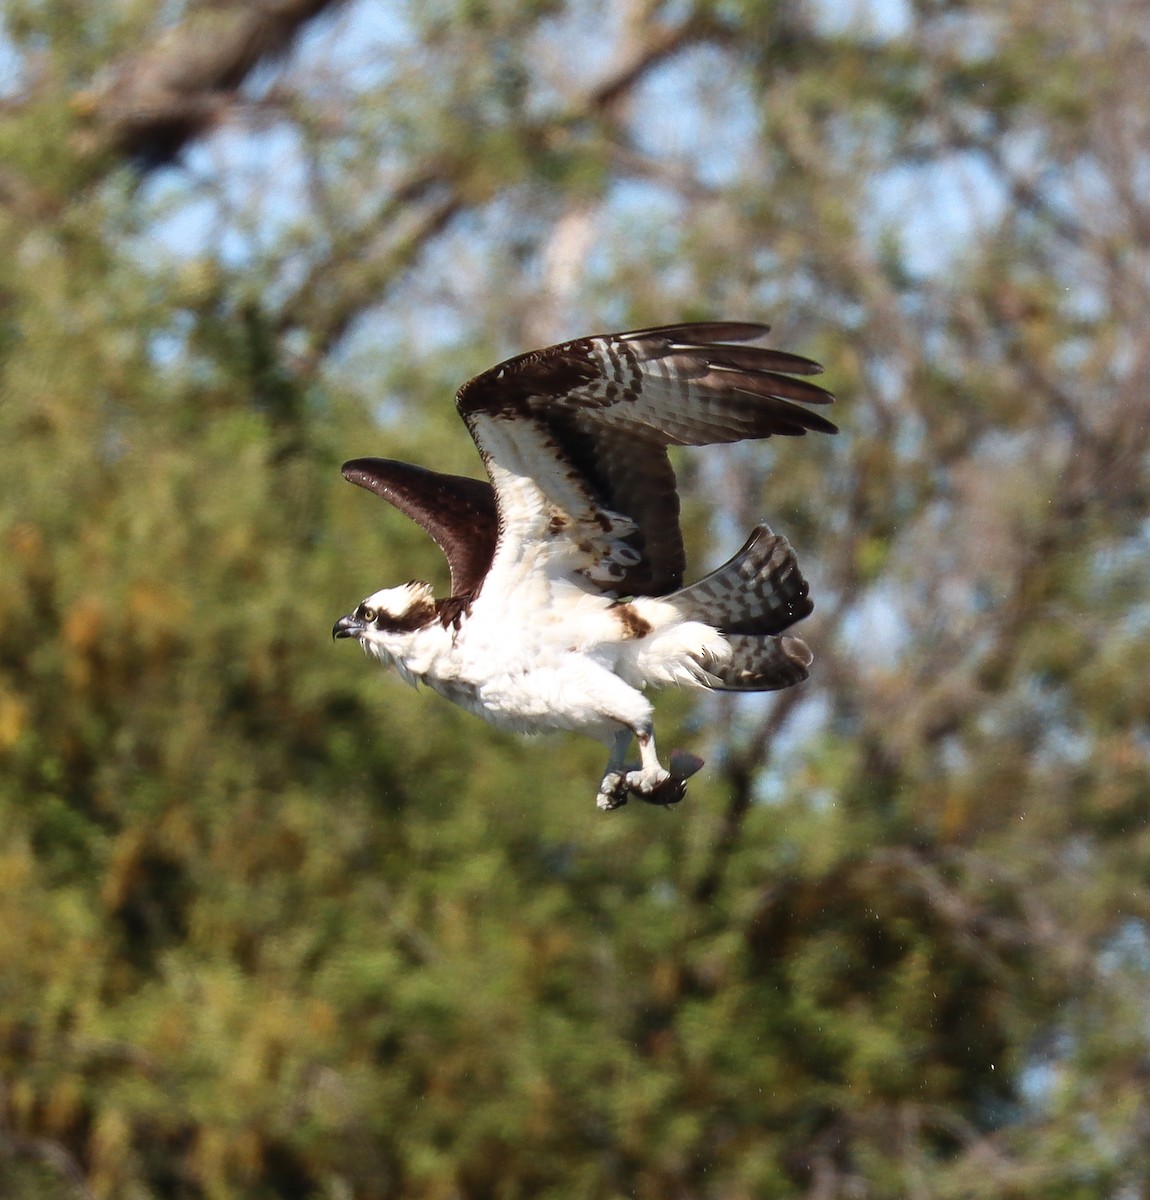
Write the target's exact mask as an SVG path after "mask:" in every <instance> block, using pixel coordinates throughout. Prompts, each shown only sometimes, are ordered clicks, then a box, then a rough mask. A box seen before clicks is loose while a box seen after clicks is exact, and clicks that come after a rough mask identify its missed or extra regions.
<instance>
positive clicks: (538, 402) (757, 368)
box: [332, 321, 836, 809]
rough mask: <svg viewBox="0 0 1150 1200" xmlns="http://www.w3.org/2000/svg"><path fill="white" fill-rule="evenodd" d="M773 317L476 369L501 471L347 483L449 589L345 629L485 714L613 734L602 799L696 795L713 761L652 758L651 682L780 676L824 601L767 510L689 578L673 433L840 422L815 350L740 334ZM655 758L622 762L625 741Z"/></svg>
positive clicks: (791, 670)
mask: <svg viewBox="0 0 1150 1200" xmlns="http://www.w3.org/2000/svg"><path fill="white" fill-rule="evenodd" d="M767 331H768V327H767V326H766V325H759V324H754V323H751V322H745V321H711V322H702V323H694V324H684V325H665V326H660V327H658V328H654V329H638V330H633V331H631V332H628V333H614V334H599V335H595V336H592V337H585V338H579V339H577V340H575V341H571V342H563V343H561V344H559V345H556V346H548V347H547V348H546V349H543V350H533V351H531V352H530V353H528V354H521V355H519V356H518V357H516V358H512V359H508V360H507V361H506V362H504V363H501V364H500V365H499V366H496V367H493V368H491V370H489V371H484V372H483V374H481V375H477V376H476V377H475V378H474V379H472V380H471V381H470V382H468V383H466V384H464V385H463V387H462V388H460V389H459V393H458V395H457V397H456V405H457V407H458V409H459V413H460V415H461V416H462V417H463V419H464V421H465V422H466V424H467V427H468V429H469V430H470V432H471V436H472V438H474V440H475V444H476V446H477V447H478V449H479V453H480V456H481V457H482V459H483V464H484V466H485V467H486V468H487V474H488V477H489V479H490V482H484V481H481V480H478V479H470V478H467V477H464V476H460V475H445V474H442V473H441V472H438V471H431V470H428V469H426V468H424V467H417V466H413V465H411V464H410V463H401V462H394V461H392V460H389V459H383V458H360V459H353V460H352V461H351V462H348V463H345V464H344V467H343V474H344V476H345V477H346V478H347V479H349V480H350V481H351V482H352V483H356V484H358V485H359V486H360V487H365V488H367V489H368V490H370V491H373V492H375V493H376V495H378V496H382V497H383V498H384V499H385V500H387V501H389V502H390V503H391V504H393V505H394V506H395V507H396V508H398V509H399V510H400V511H401V512H403V513H406V514H407V516H409V517H411V518H412V519H413V520H415V521H418V522H419V524H420V525H422V526H423V528H424V529H426V530H427V532H428V533H429V534H430V535H431V537H432V538H434V539H435V541H436V543H437V544H438V545H439V547H440V548H441V549H442V550H443V553H444V555H445V556H446V558H447V562H448V566H449V568H450V571H451V595H450V596H448V597H446V598H436V597H435V595H434V593H433V591H432V588H431V586H430V584H427V583H423V582H418V581H412V582H410V583H405V584H402V585H400V586H399V587H392V588H385V589H383V590H381V591H377V592H375V593H373V594H372V595H370V596H368V597H367V599H366V600H364V601H363V603H362V604H360V605H359V606H358V607H357V608H356V609H355V611H354V612H352V613H349V614H348V615H347V616H345V617H341V618H340V619H339V620H338V621H337V622H336V624H335V627H334V629H333V630H332V635H333V636H334V637H337V638H355V639H358V641H359V642H360V643H361V644H362V646H363V647H364V649H365V650H367V651H368V653H370V654H372V655H373V656H374V657H375V658H377V659H378V660H379V661H380V662H381V663H383V664H384V665H385V666H387V665H394V666H395V667H396V668H397V669H398V670H399V672H400V674H401V675H402V676H403V677H404V678H405V679H407V680H408V681H409V682H411V683H425V684H427V685H428V686H429V687H431V688H434V689H435V691H437V692H439V693H440V694H441V695H443V696H445V697H447V699H449V700H452V701H454V702H455V703H456V704H458V705H460V706H462V707H463V708H465V709H467V710H468V711H469V712H473V713H475V714H476V715H478V716H481V717H483V718H484V719H485V720H487V721H489V722H491V723H492V724H493V725H497V726H499V727H501V728H505V729H515V730H520V731H522V732H527V733H533V732H541V731H543V730H553V729H569V730H574V731H576V732H579V733H586V734H589V735H590V736H592V737H595V738H598V739H599V740H601V741H603V742H605V743H606V744H607V745H608V746H610V747H611V753H610V758H609V759H608V763H607V767H606V770H605V772H604V774H603V778H602V780H601V781H600V784H599V792H598V796H597V803H598V805H599V807H600V808H602V809H612V808H618V807H619V806H620V805H621V804H625V803H626V802H627V799H628V797H630V796H637V797H639V798H640V799H643V800H646V801H649V802H650V803H653V804H673V803H676V802H677V801H678V800H680V799H682V796H683V794H684V791H685V788H686V779H687V777H688V776H689V775H691V774H693V773H694V771H696V770H697V769H698V768H699V767H700V766H701V765H702V762H701V760H700V759H698V758H696V757H695V756H693V755H688V754H680V753H678V752H676V753H675V754H674V755H672V757H671V760H670V768H671V769H670V770H667V769H666V768H664V767H663V765H662V764H661V763H660V761H659V758H658V755H657V753H656V749H655V735H654V730H653V727H652V723H651V714H652V708H651V702H650V701H649V700H648V699H647V697H646V696H645V695H644V694H643V691H644V689H645V688H647V687H648V686H652V685H654V686H658V685H667V684H678V685H681V686H686V687H692V688H700V689H704V690H708V689H709V690H728V691H732V690H733V691H774V690H777V689H779V688H785V687H790V686H791V685H792V684H795V683H798V682H800V681H801V680H803V679H805V678H806V677H807V673H808V669H809V667H810V664H811V660H812V655H811V652H810V650H809V649H808V648H807V646H806V643H805V642H803V641H802V640H801V639H800V638H797V637H794V636H790V635H787V634H786V633H785V632H784V631H785V630H786V629H788V628H789V627H790V626H791V625H793V624H794V623H795V622H796V621H798V620H801V619H802V618H803V617H805V616H807V615H808V614H809V613H810V611H811V608H812V604H811V601H810V598H809V596H808V588H807V583H806V580H804V579H803V577H802V574H801V572H800V571H799V567H798V563H797V562H796V560H795V556H794V552H793V550H792V549H791V546H790V544H789V543H788V542H787V540H786V538H784V537H780V536H779V535H777V534H774V533H772V532H771V530H770V529H769V528H768V527H767V526H766V525H765V524H763V525H759V526H757V527H756V528H755V530H754V531H753V532H752V533H751V535H750V537H749V538H748V540H747V542H746V544H745V545H744V546H743V548H742V549H741V550H740V551H739V552H738V554H736V555H735V557H734V558H732V559H731V560H730V562H728V563H726V564H725V565H724V566H722V567H720V568H719V569H718V570H716V571H713V572H712V573H711V574H710V575H708V576H706V577H705V578H703V579H701V580H699V581H698V582H697V583H693V584H691V585H689V586H687V587H683V573H684V570H685V566H686V563H685V556H684V550H683V536H682V532H681V530H680V527H679V497H678V493H677V492H676V490H675V476H674V472H673V471H672V469H671V463H670V459H669V458H668V456H667V447H668V446H703V445H713V444H716V443H720V442H737V441H742V440H744V439H750V438H766V437H770V436H772V435H773V434H782V435H787V436H793V435H800V434H805V433H806V432H807V431H808V430H818V431H821V432H824V433H834V432H836V430H835V426H834V425H832V424H831V422H830V421H828V420H826V418H825V417H823V416H822V415H821V414H820V413H818V412H815V411H812V410H811V409H809V408H805V407H803V405H805V404H816V405H821V404H827V403H829V402H830V401H831V400H832V399H833V397H832V396H831V394H830V393H829V392H827V391H825V390H824V389H823V388H820V387H818V386H817V385H816V384H813V383H811V382H810V381H809V380H807V379H803V378H796V376H805V375H814V374H817V373H818V372H820V371H821V370H822V368H821V367H820V366H819V365H818V364H817V363H814V362H812V361H811V360H810V359H806V358H801V357H800V356H798V355H795V354H787V353H784V352H782V351H780V350H770V349H766V348H762V347H759V346H754V345H747V344H746V343H749V342H754V341H756V340H758V339H760V338H762V337H763V336H764V335H765V334H766V333H767ZM632 738H635V739H636V740H637V742H638V745H639V753H640V758H641V761H640V763H639V764H638V765H637V766H635V765H631V766H629V765H627V764H626V755H627V749H628V747H629V746H630V744H631V739H632Z"/></svg>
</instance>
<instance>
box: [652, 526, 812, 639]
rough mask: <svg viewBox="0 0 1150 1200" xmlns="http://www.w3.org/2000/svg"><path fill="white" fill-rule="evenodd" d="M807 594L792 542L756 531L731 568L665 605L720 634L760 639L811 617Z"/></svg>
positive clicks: (713, 574)
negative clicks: (672, 606) (744, 635)
mask: <svg viewBox="0 0 1150 1200" xmlns="http://www.w3.org/2000/svg"><path fill="white" fill-rule="evenodd" d="M809 590H810V589H809V587H808V585H807V581H806V580H805V579H804V578H803V574H802V572H801V571H800V570H799V564H798V561H797V560H796V559H795V552H794V551H793V550H792V549H791V544H790V542H788V541H787V539H786V538H785V537H780V536H779V535H778V534H777V533H772V532H771V530H770V528H769V527H768V526H766V525H758V526H756V527H755V529H754V531H753V532H752V534H751V536H750V537H749V538H748V539H747V542H746V545H744V546H743V548H742V549H741V550H740V551H739V552H738V554H736V555H735V557H734V558H732V559H731V561H730V562H728V563H725V564H724V565H723V566H721V567H719V569H718V570H717V571H712V572H711V573H710V575H705V576H704V577H703V578H702V579H700V580H699V582H698V583H692V584H691V585H690V587H685V588H683V590H682V591H680V592H675V593H674V595H671V596H664V597H663V599H664V600H666V601H667V602H668V603H670V604H673V605H674V606H675V608H676V610H677V611H678V612H679V613H681V614H682V616H683V617H685V618H686V619H687V620H690V621H702V622H703V623H704V624H705V625H710V626H712V627H714V628H715V629H717V630H718V631H719V632H720V633H723V634H746V635H748V636H751V637H762V636H763V635H765V634H772V633H782V632H783V630H784V629H789V628H790V627H791V626H792V625H793V624H794V623H795V622H796V621H801V620H802V619H803V617H806V616H809V615H810V613H811V611H812V610H813V608H814V605H813V604H812V603H811V601H810V597H809V596H808V595H807V593H808V592H809Z"/></svg>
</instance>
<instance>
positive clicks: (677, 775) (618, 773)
mask: <svg viewBox="0 0 1150 1200" xmlns="http://www.w3.org/2000/svg"><path fill="white" fill-rule="evenodd" d="M632 735H634V736H635V737H636V738H638V740H639V755H640V758H641V760H642V761H641V762H640V764H639V766H638V767H631V768H628V767H626V766H625V765H624V762H625V759H626V757H627V747H628V746H630V744H631V737H632ZM702 765H703V760H702V759H701V758H700V757H699V756H698V755H697V754H688V753H687V752H686V751H685V750H673V751H672V752H671V762H670V766H671V769H670V770H669V771H667V770H664V769H663V767H662V765H661V764H660V762H659V756H658V753H657V752H656V750H655V731H654V729H653V728H652V727H651V725H650V723H647V724H644V725H640V726H639V728H637V729H635V730H631V729H630V728H624V729H620V730H619V732H618V733H617V734H616V735H615V741H614V743H613V744H612V747H611V755H610V757H609V758H608V760H607V769H606V770H605V771H604V773H603V779H602V781H601V782H600V784H599V795H598V796H597V797H596V799H595V803H596V805H597V806H598V807H599V808H601V809H602V810H603V811H604V812H610V811H611V810H612V809H614V808H622V806H623V805H624V804H626V803H627V798H628V797H629V796H632V795H634V796H638V797H639V799H640V800H643V801H645V802H646V803H647V804H656V805H659V806H660V807H664V808H665V807H668V806H670V805H672V804H678V803H679V801H680V800H682V798H683V796H684V795H685V794H686V791H687V780H688V779H690V777H691V776H692V775H694V773H695V772H696V771H697V770H699V768H700V767H701V766H702Z"/></svg>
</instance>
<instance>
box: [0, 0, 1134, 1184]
mask: <svg viewBox="0 0 1150 1200" xmlns="http://www.w3.org/2000/svg"><path fill="white" fill-rule="evenodd" d="M0 13H2V15H3V19H4V26H3V33H2V36H0V1194H3V1195H4V1196H5V1197H8V1196H11V1197H17V1198H19V1200H24V1198H28V1200H66V1198H72V1197H100V1198H101V1200H104V1198H108V1200H151V1198H168V1197H174V1198H177V1200H232V1198H237V1200H238V1198H245V1200H246V1198H252V1200H264V1198H266V1200H273V1198H279V1197H291V1198H299V1200H344V1198H355V1200H377V1198H392V1197H403V1198H405V1200H407V1198H410V1200H423V1198H426V1200H456V1198H458V1200H520V1198H522V1200H528V1198H531V1200H534V1198H541V1197H553V1198H555V1200H568V1198H570V1200H581V1198H582V1200H599V1198H603V1197H606V1198H616V1197H619V1198H621V1197H638V1198H640V1200H696V1198H697V1200H759V1198H764V1197H766V1198H775V1197H779V1198H787V1197H796V1198H797V1197H809V1198H810V1200H838V1198H842V1200H856V1198H880V1197H882V1198H885V1197H889V1198H892V1200H894V1198H902V1197H908V1198H911V1200H926V1198H928V1197H929V1198H933V1197H973V1196H985V1197H1001V1196H1010V1197H1018V1198H1031V1197H1033V1198H1035V1200H1038V1198H1040V1197H1041V1198H1044V1200H1048V1198H1051V1197H1054V1198H1071V1197H1074V1198H1079V1197H1081V1198H1084V1200H1085V1198H1087V1197H1089V1198H1094V1197H1110V1198H1113V1200H1135V1198H1139V1197H1142V1198H1144V1197H1147V1196H1148V1195H1150V1091H1148V1084H1150V1045H1148V1039H1150V1012H1148V1000H1147V997H1148V996H1150V990H1148V984H1150V979H1148V974H1150V937H1148V934H1147V920H1148V917H1150V774H1148V768H1150V733H1148V729H1147V718H1148V715H1150V690H1148V689H1150V685H1148V683H1147V678H1148V674H1150V640H1148V633H1150V608H1148V607H1147V595H1148V587H1150V579H1148V576H1150V553H1148V552H1150V545H1148V538H1147V526H1146V512H1147V501H1148V498H1150V497H1148V482H1150V480H1148V474H1147V450H1148V440H1150V330H1148V327H1147V313H1148V312H1150V107H1148V106H1147V104H1146V87H1147V80H1148V79H1150V37H1148V33H1147V23H1146V20H1145V11H1144V7H1143V6H1142V5H1141V4H1140V3H1138V2H1136V0H1111V2H1109V3H1105V4H1099V5H1094V4H1090V3H1086V2H1084V0H969V2H966V3H944V2H941V0H871V2H869V3H868V2H864V0H858V2H856V3H832V2H831V0H825V2H822V0H682V2H680V0H667V2H660V0H616V2H611V3H607V2H602V3H597V2H595V0H532V2H529V3H522V2H520V0H430V2H427V3H422V2H417V0H411V2H410V3H408V4H404V3H400V2H398V0H397V2H396V3H379V2H376V0H348V2H347V3H344V4H336V3H331V2H326V0H278V2H276V3H273V2H272V0H259V2H254V3H240V2H237V0H212V2H208V0H199V2H197V0H106V2H104V3H100V4H89V3H85V2H82V0H7V2H6V3H5V4H4V5H3V6H2V8H0ZM711 317H731V318H741V319H750V320H766V321H770V322H771V323H772V324H773V325H774V332H773V334H772V344H774V345H777V346H780V347H782V348H785V349H788V350H792V351H796V352H798V353H802V354H806V355H809V356H811V357H815V358H817V359H819V360H820V361H822V362H824V363H825V364H826V365H827V374H826V376H825V381H826V383H827V384H828V386H829V387H831V388H832V389H833V390H834V391H835V392H836V393H837V394H838V396H839V397H840V402H839V404H838V406H837V407H836V409H835V411H834V415H835V417H836V419H837V420H838V421H839V422H840V424H841V426H842V432H841V433H840V434H839V436H838V437H837V438H828V437H808V438H806V439H802V440H798V439H794V440H787V441H785V442H784V441H778V442H774V443H769V444H760V445H754V446H750V447H731V448H721V449H715V450H712V451H705V452H701V453H697V454H695V455H693V456H688V457H685V458H682V459H680V460H679V467H680V475H681V478H682V479H683V481H684V490H685V492H686V493H687V495H688V501H687V504H686V512H685V520H686V527H687V533H688V544H689V552H690V555H691V561H692V566H693V569H694V572H695V573H696V574H700V573H702V572H703V571H704V570H706V569H709V568H710V567H712V566H714V565H716V564H717V563H719V562H721V561H723V560H725V559H726V558H727V557H729V555H730V554H731V553H732V552H733V551H734V550H735V549H736V548H737V547H738V545H739V544H740V542H741V540H742V538H743V536H744V535H745V534H746V532H747V530H748V529H749V528H750V526H751V525H752V524H753V523H754V522H755V521H756V520H758V519H760V518H764V517H765V518H766V519H768V520H769V521H770V522H771V523H772V525H773V526H774V527H775V528H776V529H778V530H779V531H781V532H783V533H785V534H787V536H788V537H790V538H791V540H792V541H793V542H794V543H795V545H796V546H797V548H798V551H799V557H800V560H801V562H802V564H803V567H804V569H805V572H806V574H807V575H808V577H809V578H810V580H811V582H812V586H813V590H814V595H815V598H816V610H815V614H814V616H813V617H812V618H811V619H810V620H809V621H808V622H807V623H806V624H805V625H804V627H803V631H802V632H803V636H804V637H805V638H807V640H809V642H810V643H811V645H812V647H813V648H814V650H815V653H816V656H817V657H816V665H815V668H814V672H813V675H812V678H811V680H810V681H809V682H808V683H807V684H805V685H803V686H802V687H799V688H796V689H793V690H791V691H788V692H785V693H781V694H779V695H777V696H767V697H746V698H730V697H727V698H719V697H714V698H707V699H704V700H703V701H701V702H697V701H696V700H694V699H692V698H689V697H684V696H681V695H674V694H672V695H669V696H665V697H664V698H663V699H661V700H660V701H659V720H660V730H661V736H662V744H663V745H664V747H665V748H669V747H670V746H672V745H680V746H683V747H685V748H690V749H692V750H696V751H698V752H700V753H702V754H704V755H706V756H707V758H708V768H707V770H706V771H705V772H704V773H703V774H701V775H699V776H698V777H697V778H696V779H695V780H694V782H693V783H692V786H691V793H690V796H689V797H688V800H687V801H686V802H685V803H684V804H683V805H682V806H680V807H679V808H678V809H677V810H674V811H670V812H664V811H658V810H652V809H649V808H646V807H644V806H640V805H631V806H628V807H627V808H626V809H623V810H621V811H620V812H618V813H616V814H613V815H610V816H604V815H602V814H600V813H598V812H596V811H595V809H594V804H593V799H592V794H593V790H594V788H593V784H594V782H595V780H596V779H597V778H598V771H599V769H600V768H601V765H602V761H601V760H602V750H601V748H600V747H598V746H596V745H594V744H593V743H589V742H584V741H580V740H579V739H577V738H574V737H568V736H556V737H553V738H543V739H539V740H536V741H534V742H526V741H522V740H520V739H517V738H514V737H511V736H506V735H502V734H497V733H494V732H492V731H490V730H488V729H487V728H486V727H485V726H483V725H482V724H481V723H480V722H478V721H477V720H475V719H473V718H471V717H468V716H467V715H465V714H463V713H462V712H460V711H457V710H455V709H453V708H452V707H451V706H449V705H447V704H446V703H444V702H443V701H441V700H439V699H438V698H437V697H435V696H427V695H424V694H422V693H420V694H417V693H414V692H411V691H410V690H408V689H406V688H405V687H404V686H403V685H402V684H401V683H400V682H399V681H398V680H397V679H395V678H394V677H390V678H389V677H388V676H385V675H384V674H383V673H382V672H380V671H378V670H376V669H374V668H369V666H368V664H367V663H365V662H364V660H363V659H362V657H361V656H359V655H357V654H355V653H354V652H353V651H352V649H351V648H349V647H348V646H347V645H345V644H339V645H333V644H332V642H331V640H330V637H329V631H330V628H331V624H332V621H333V620H334V618H335V617H336V616H338V615H339V614H340V613H342V612H345V611H347V610H348V609H349V608H350V607H351V606H352V605H353V604H354V603H356V602H357V601H358V600H359V599H361V598H362V596H363V595H364V594H366V593H367V592H369V591H371V590H373V589H374V588H376V587H378V586H381V585H383V584H386V583H395V582H401V581H402V580H405V579H407V578H410V577H411V576H413V575H419V576H428V577H432V578H436V579H437V580H439V581H440V583H441V584H442V583H445V582H446V572H445V570H444V569H443V565H442V563H441V562H440V561H439V560H438V554H437V551H435V549H434V547H433V546H431V544H430V542H428V541H427V539H426V538H425V537H424V535H423V534H422V532H421V531H419V530H418V529H417V528H415V527H414V526H411V525H410V524H408V523H407V522H406V521H405V520H404V519H403V518H402V517H400V516H399V515H398V514H396V513H393V512H391V511H389V510H387V509H386V506H385V505H383V504H382V503H380V502H379V501H378V500H376V499H375V498H373V497H371V496H369V495H367V494H365V493H363V492H360V491H357V490H356V489H353V488H351V487H349V486H348V485H347V484H345V483H344V482H343V481H342V480H341V479H340V477H339V472H338V466H339V463H340V462H341V461H342V460H343V459H345V458H349V457H353V456H358V455H365V454H367V455H369V454H382V455H386V456H389V457H396V458H410V459H412V460H415V461H420V462H423V463H425V464H428V465H432V466H437V467H440V468H443V469H447V470H453V471H460V472H468V473H478V471H479V463H478V460H477V459H476V457H475V455H474V450H473V448H472V446H471V443H470V440H469V439H468V437H467V436H466V433H465V431H464V429H463V427H462V425H461V424H459V422H458V420H457V418H456V417H455V414H454V410H453V407H452V404H451V394H452V392H453V390H454V388H455V387H456V386H457V385H458V384H459V383H460V382H462V381H463V380H464V379H466V378H467V377H468V376H469V375H471V374H473V373H474V372H476V371H478V370H480V369H482V368H484V367H486V366H488V365H490V364H492V363H493V362H495V361H497V360H498V359H499V358H500V357H503V356H506V355H507V354H510V353H515V352H518V351H521V350H524V349H527V348H530V347H531V346H534V345H540V344H544V343H547V342H551V341H555V340H559V339H563V338H567V337H570V336H575V335H578V334H582V333H587V332H591V331H595V330H607V329H615V328H626V327H628V326H636V325H644V324H656V323H663V322H670V321H678V320H686V319H699V318H711Z"/></svg>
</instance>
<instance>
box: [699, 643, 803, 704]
mask: <svg viewBox="0 0 1150 1200" xmlns="http://www.w3.org/2000/svg"><path fill="white" fill-rule="evenodd" d="M727 645H728V646H730V647H731V657H730V658H729V659H727V661H726V662H724V663H721V664H719V665H717V666H713V667H708V668H707V671H708V673H709V674H710V675H713V676H714V677H715V679H717V680H718V683H714V684H712V685H711V687H712V688H713V689H714V690H715V691H717V692H777V691H779V690H781V689H782V688H788V687H790V686H791V685H792V684H795V683H802V681H803V680H804V679H806V677H807V676H808V675H809V674H810V668H811V663H812V662H814V658H815V656H814V655H813V654H812V653H811V651H810V647H809V646H808V645H807V644H806V642H804V641H803V639H802V638H797V637H791V636H784V637H771V636H767V637H747V636H746V635H745V634H740V633H735V634H731V635H729V636H728V637H727Z"/></svg>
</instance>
